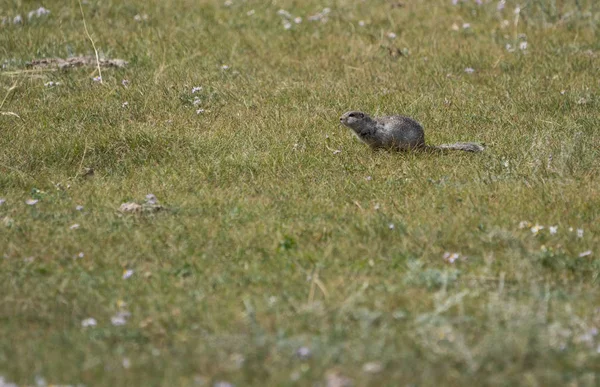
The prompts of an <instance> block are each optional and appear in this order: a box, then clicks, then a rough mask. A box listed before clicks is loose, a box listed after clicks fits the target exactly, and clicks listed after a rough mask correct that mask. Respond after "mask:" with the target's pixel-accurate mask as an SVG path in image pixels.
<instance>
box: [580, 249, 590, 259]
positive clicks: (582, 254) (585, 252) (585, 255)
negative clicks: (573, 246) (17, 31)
mask: <svg viewBox="0 0 600 387" xmlns="http://www.w3.org/2000/svg"><path fill="white" fill-rule="evenodd" d="M588 255H592V250H586V251H584V252H583V253H581V254H579V258H583V257H587V256H588Z"/></svg>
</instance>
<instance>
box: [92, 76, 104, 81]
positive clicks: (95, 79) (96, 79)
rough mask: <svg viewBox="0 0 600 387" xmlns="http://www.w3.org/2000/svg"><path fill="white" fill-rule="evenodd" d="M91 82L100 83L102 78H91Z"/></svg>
mask: <svg viewBox="0 0 600 387" xmlns="http://www.w3.org/2000/svg"><path fill="white" fill-rule="evenodd" d="M92 81H94V82H102V77H101V76H100V75H98V76H97V77H94V78H92Z"/></svg>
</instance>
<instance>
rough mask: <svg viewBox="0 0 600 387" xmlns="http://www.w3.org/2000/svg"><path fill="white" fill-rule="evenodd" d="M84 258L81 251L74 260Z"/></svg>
mask: <svg viewBox="0 0 600 387" xmlns="http://www.w3.org/2000/svg"><path fill="white" fill-rule="evenodd" d="M84 256H85V254H83V251H81V252H80V253H79V254H77V257H76V258H80V259H81V258H83V257H84Z"/></svg>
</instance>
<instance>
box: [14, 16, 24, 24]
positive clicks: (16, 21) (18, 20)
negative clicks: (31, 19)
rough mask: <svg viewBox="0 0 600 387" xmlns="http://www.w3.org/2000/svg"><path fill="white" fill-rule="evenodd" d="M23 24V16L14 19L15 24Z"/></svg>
mask: <svg viewBox="0 0 600 387" xmlns="http://www.w3.org/2000/svg"><path fill="white" fill-rule="evenodd" d="M21 23H23V17H21V15H17V16H15V17H14V18H13V24H21Z"/></svg>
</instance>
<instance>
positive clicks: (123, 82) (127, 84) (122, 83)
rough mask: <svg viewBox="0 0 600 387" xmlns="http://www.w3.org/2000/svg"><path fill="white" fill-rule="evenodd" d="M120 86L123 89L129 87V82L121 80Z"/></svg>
mask: <svg viewBox="0 0 600 387" xmlns="http://www.w3.org/2000/svg"><path fill="white" fill-rule="evenodd" d="M121 85H122V86H123V87H127V86H129V81H128V80H127V79H123V80H122V81H121Z"/></svg>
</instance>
